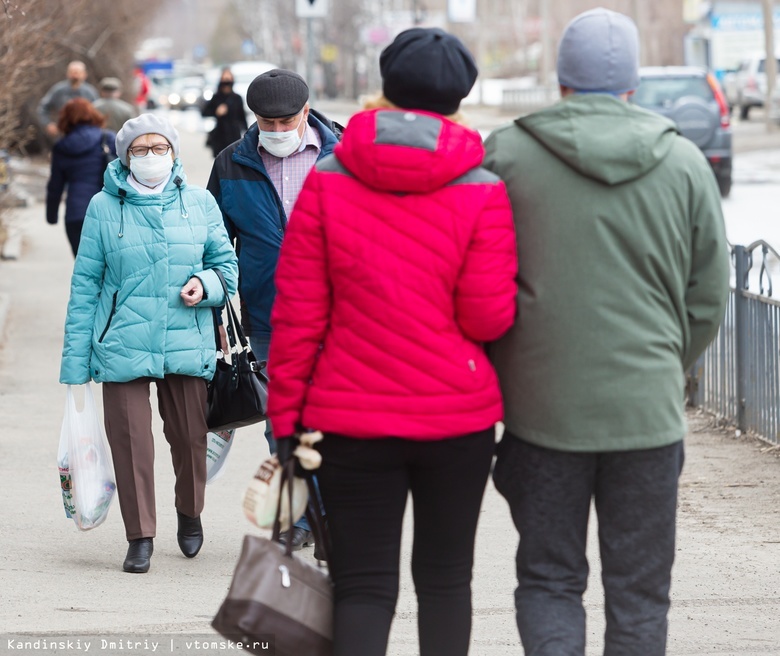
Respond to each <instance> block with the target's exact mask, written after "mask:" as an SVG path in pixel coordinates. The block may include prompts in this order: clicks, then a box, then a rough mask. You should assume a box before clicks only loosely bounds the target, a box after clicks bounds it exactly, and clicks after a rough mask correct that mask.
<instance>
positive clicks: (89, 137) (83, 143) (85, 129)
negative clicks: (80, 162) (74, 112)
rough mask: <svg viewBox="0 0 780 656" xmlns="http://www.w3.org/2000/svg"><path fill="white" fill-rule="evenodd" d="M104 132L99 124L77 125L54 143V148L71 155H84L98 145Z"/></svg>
mask: <svg viewBox="0 0 780 656" xmlns="http://www.w3.org/2000/svg"><path fill="white" fill-rule="evenodd" d="M102 134H103V130H102V128H99V127H98V126H97V125H77V126H76V127H74V128H73V130H71V131H70V132H68V134H66V135H65V136H63V137H62V138H61V139H59V140H58V141H57V143H55V144H54V149H56V150H57V152H59V153H61V154H63V155H69V156H71V157H75V156H78V155H84V154H85V153H88V152H90V151H92V150H94V149H95V148H96V147H97V145H98V144H99V143H100V139H101V136H102Z"/></svg>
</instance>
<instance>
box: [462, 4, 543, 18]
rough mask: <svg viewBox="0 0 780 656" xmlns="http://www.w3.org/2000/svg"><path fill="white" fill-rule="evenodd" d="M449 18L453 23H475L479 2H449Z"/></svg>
mask: <svg viewBox="0 0 780 656" xmlns="http://www.w3.org/2000/svg"><path fill="white" fill-rule="evenodd" d="M543 1H544V0H543ZM447 16H448V18H449V19H450V22H452V23H473V22H474V21H475V20H476V19H477V0H447Z"/></svg>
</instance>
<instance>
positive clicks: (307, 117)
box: [208, 68, 337, 550]
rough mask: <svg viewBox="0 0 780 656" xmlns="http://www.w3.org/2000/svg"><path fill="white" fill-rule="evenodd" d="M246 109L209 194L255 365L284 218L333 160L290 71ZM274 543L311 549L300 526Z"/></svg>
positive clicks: (332, 141) (269, 76)
mask: <svg viewBox="0 0 780 656" xmlns="http://www.w3.org/2000/svg"><path fill="white" fill-rule="evenodd" d="M247 104H248V105H249V108H250V109H251V110H252V111H253V112H254V114H255V116H256V118H257V122H256V123H255V124H254V125H253V126H252V127H251V128H249V130H247V132H246V134H245V135H244V137H243V139H241V141H238V142H234V143H233V144H231V145H230V146H229V147H227V148H225V149H224V150H223V151H222V152H220V153H219V155H218V156H217V158H216V160H215V161H214V166H213V168H212V170H211V177H210V178H209V182H208V189H209V190H210V191H211V193H212V194H214V197H215V198H216V199H217V203H218V204H219V206H220V208H221V209H222V214H223V216H224V219H225V225H226V226H227V230H228V234H229V235H230V238H231V240H235V244H236V251H237V252H238V266H239V269H240V271H241V275H240V277H239V288H238V293H239V296H240V300H241V325H242V327H243V329H244V333H245V334H246V335H247V336H248V337H249V344H250V346H251V348H252V351H253V353H254V354H255V356H256V357H257V359H258V360H267V359H268V345H269V342H270V339H271V306H272V304H273V302H274V298H275V296H276V286H275V285H274V273H275V272H276V263H277V260H278V259H279V249H280V248H281V245H282V239H283V238H284V235H285V232H286V230H287V227H288V217H289V215H290V212H291V211H292V208H293V206H294V205H295V202H296V200H297V199H298V194H299V193H300V190H301V187H303V181H304V180H305V178H306V176H307V174H308V173H309V171H310V170H311V168H312V167H313V166H314V164H315V163H316V162H317V161H318V160H320V159H322V158H323V157H325V156H326V155H329V154H330V153H331V152H333V147H334V146H335V145H336V142H337V139H336V135H335V134H334V133H333V132H332V131H331V130H329V129H328V128H327V127H326V126H325V124H324V123H323V122H322V121H321V120H320V119H318V118H317V117H315V116H314V115H313V114H312V113H311V112H310V111H309V87H308V86H307V84H306V82H305V80H304V79H303V78H302V77H301V76H300V75H298V74H297V73H294V72H293V71H288V70H285V69H278V68H277V69H273V70H271V71H268V72H266V73H263V74H262V75H258V76H257V77H256V78H255V79H254V80H253V81H252V84H250V85H249V89H248V90H247ZM223 341H224V339H223ZM271 424H272V422H268V421H266V428H265V438H266V440H267V441H268V447H269V449H270V452H271V453H276V441H275V440H274V437H273V432H272V425H271ZM281 540H282V542H285V543H286V542H287V540H290V541H291V544H292V547H293V549H296V550H297V549H300V548H301V547H303V546H310V545H313V544H314V537H313V535H312V532H311V530H310V527H309V524H308V522H307V521H306V518H305V517H302V518H301V519H300V520H299V521H298V522H297V523H296V525H295V526H294V527H293V528H292V530H291V531H289V532H284V533H283V534H282V536H281Z"/></svg>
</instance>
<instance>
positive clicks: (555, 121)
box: [515, 94, 678, 185]
mask: <svg viewBox="0 0 780 656" xmlns="http://www.w3.org/2000/svg"><path fill="white" fill-rule="evenodd" d="M629 116H630V118H631V120H625V119H626V118H628V117H629ZM515 123H516V124H517V125H518V126H519V127H520V128H521V129H522V130H525V131H526V132H528V133H529V134H530V135H531V136H533V137H534V138H535V139H536V140H537V141H539V142H540V143H541V144H542V145H543V146H544V147H545V148H547V149H548V150H549V151H550V152H552V153H553V154H554V155H555V156H556V157H557V158H558V159H560V160H562V161H563V162H565V163H566V164H567V165H568V166H570V167H571V168H573V169H575V170H576V171H577V172H578V173H580V174H582V175H585V176H587V177H589V178H592V179H594V180H598V181H600V182H604V183H606V184H609V185H616V184H622V183H624V182H628V181H629V180H635V179H637V178H640V177H642V176H643V175H645V174H647V173H648V172H649V171H651V170H652V169H654V168H655V167H656V166H657V165H658V163H659V162H660V161H662V160H663V159H664V158H665V157H666V156H667V155H668V154H669V151H670V150H671V148H672V145H673V144H674V140H675V138H676V137H677V134H678V131H677V128H676V127H675V125H674V123H672V122H671V121H670V120H668V119H666V118H664V117H663V116H659V115H657V114H653V113H652V112H648V111H646V110H644V109H641V108H640V107H636V106H635V105H630V104H629V103H627V102H624V101H622V100H620V99H618V98H615V97H613V96H610V95H607V94H577V95H573V96H568V97H566V98H565V99H564V100H562V101H561V102H559V103H557V104H556V105H553V106H552V107H549V108H548V109H545V110H542V111H540V112H536V113H534V114H530V115H528V116H524V117H522V118H519V119H517V120H516V121H515Z"/></svg>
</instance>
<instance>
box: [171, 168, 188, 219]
mask: <svg viewBox="0 0 780 656" xmlns="http://www.w3.org/2000/svg"><path fill="white" fill-rule="evenodd" d="M182 182H183V180H182V179H181V178H180V177H179V176H178V175H177V176H176V177H175V178H174V179H173V184H175V185H176V188H177V189H178V190H179V209H180V211H181V216H182V218H183V219H188V218H189V216H190V213H189V212H188V211H187V209H186V208H185V207H184V198H182V193H181V183H182Z"/></svg>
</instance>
